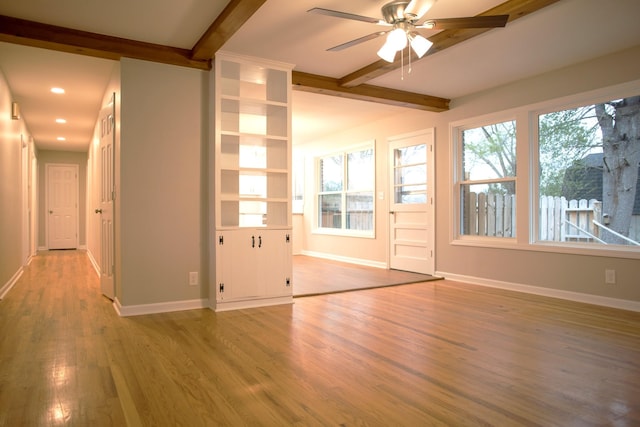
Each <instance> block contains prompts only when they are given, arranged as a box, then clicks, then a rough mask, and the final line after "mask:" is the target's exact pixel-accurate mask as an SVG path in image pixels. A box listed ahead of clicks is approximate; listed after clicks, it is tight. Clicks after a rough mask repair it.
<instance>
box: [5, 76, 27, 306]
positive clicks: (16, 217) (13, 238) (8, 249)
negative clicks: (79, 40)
mask: <svg viewBox="0 0 640 427" xmlns="http://www.w3.org/2000/svg"><path fill="white" fill-rule="evenodd" d="M12 102H13V98H12V96H11V91H10V90H9V86H8V84H7V81H6V79H5V77H4V75H3V74H2V72H1V71H0V294H2V292H3V290H5V289H6V287H7V286H8V285H9V284H10V282H11V281H12V278H15V277H16V275H17V274H18V273H19V272H20V271H21V269H22V266H23V264H24V263H25V262H26V259H23V256H22V255H23V254H24V253H25V251H26V250H27V249H26V248H25V247H24V246H25V245H28V241H24V239H23V236H22V225H23V221H27V212H23V196H26V195H23V191H22V176H23V172H24V173H25V174H28V173H29V171H28V170H24V171H23V167H22V164H23V162H22V156H23V153H24V152H23V142H24V143H25V144H28V141H29V138H30V134H29V132H28V129H27V126H26V124H25V122H24V120H23V119H22V118H21V119H20V120H12V119H11V104H12ZM25 203H26V201H25Z"/></svg>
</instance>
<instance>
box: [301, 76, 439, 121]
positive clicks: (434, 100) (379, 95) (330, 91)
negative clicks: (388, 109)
mask: <svg viewBox="0 0 640 427" xmlns="http://www.w3.org/2000/svg"><path fill="white" fill-rule="evenodd" d="M291 82H292V83H293V89H294V90H300V91H305V92H311V93H318V94H322V95H331V96H340V97H343V98H351V99H358V100H361V101H370V102H377V103H380V104H387V105H394V106H397V107H406V108H413V109H418V110H425V111H433V112H442V111H447V110H448V109H449V102H450V100H448V99H445V98H438V97H435V96H430V95H422V94H419V93H412V92H405V91H401V90H396V89H388V88H384V87H380V86H372V85H359V86H356V87H350V88H348V87H344V86H341V85H340V81H339V80H338V79H334V78H331V77H325V76H319V75H316V74H309V73H302V72H300V71H294V72H293V74H292V77H291Z"/></svg>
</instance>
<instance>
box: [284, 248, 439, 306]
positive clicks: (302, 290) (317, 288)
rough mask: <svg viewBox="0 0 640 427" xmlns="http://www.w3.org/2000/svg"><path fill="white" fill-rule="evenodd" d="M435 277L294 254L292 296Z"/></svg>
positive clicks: (349, 289)
mask: <svg viewBox="0 0 640 427" xmlns="http://www.w3.org/2000/svg"><path fill="white" fill-rule="evenodd" d="M428 280H438V278H437V277H433V276H429V275H427V274H419V273H411V272H409V271H401V270H389V269H384V268H375V267H366V266H362V265H357V264H350V263H345V262H340V261H334V260H329V259H322V258H316V257H310V256H306V255H294V256H293V296H295V297H298V296H311V295H322V294H329V293H337V292H348V291H353V290H355V289H370V288H379V287H383V286H393V285H398V284H407V283H416V282H426V281H428Z"/></svg>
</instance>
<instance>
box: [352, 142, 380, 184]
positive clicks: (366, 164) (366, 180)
mask: <svg viewBox="0 0 640 427" xmlns="http://www.w3.org/2000/svg"><path fill="white" fill-rule="evenodd" d="M373 171H374V164H373V149H372V148H370V149H368V150H362V151H356V152H353V153H349V154H348V155H347V189H348V190H370V189H372V188H373V177H374V173H373Z"/></svg>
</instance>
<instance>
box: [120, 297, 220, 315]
mask: <svg viewBox="0 0 640 427" xmlns="http://www.w3.org/2000/svg"><path fill="white" fill-rule="evenodd" d="M113 307H114V308H115V310H116V312H117V313H118V315H119V316H121V317H128V316H140V315H143V314H156V313H169V312H171V311H183V310H196V309H199V308H208V307H209V300H208V299H193V300H187V301H170V302H160V303H155V304H140V305H122V304H121V303H120V300H118V298H117V297H116V299H115V300H114V301H113Z"/></svg>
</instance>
